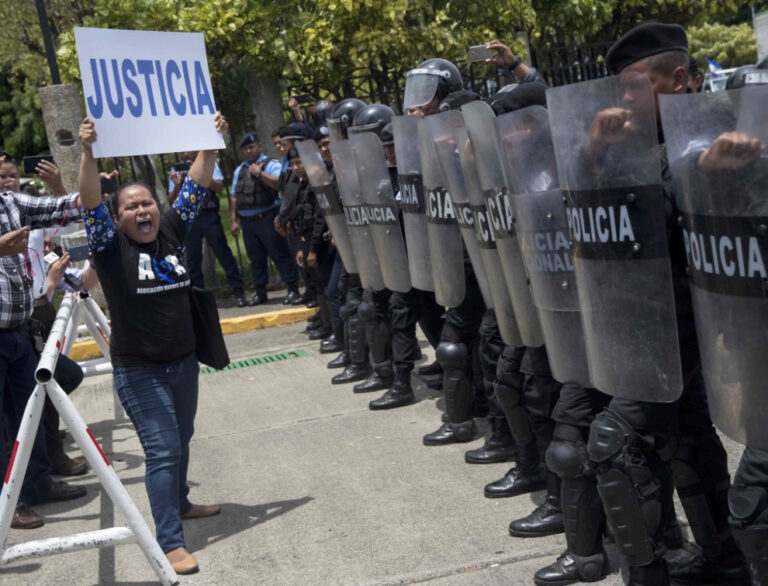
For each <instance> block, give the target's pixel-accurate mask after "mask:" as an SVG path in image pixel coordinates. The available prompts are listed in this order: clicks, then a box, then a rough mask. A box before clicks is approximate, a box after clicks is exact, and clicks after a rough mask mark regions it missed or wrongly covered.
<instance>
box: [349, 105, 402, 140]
mask: <svg viewBox="0 0 768 586" xmlns="http://www.w3.org/2000/svg"><path fill="white" fill-rule="evenodd" d="M394 117H395V112H394V111H393V110H392V108H390V107H389V106H387V105H386V104H370V105H368V106H366V107H365V108H363V109H362V110H358V111H357V114H355V119H354V121H353V122H352V126H351V127H350V128H349V132H350V133H358V132H373V133H375V134H376V135H377V136H379V137H381V129H382V128H384V127H385V126H386V125H387V124H389V123H390V122H391V121H392V118H394Z"/></svg>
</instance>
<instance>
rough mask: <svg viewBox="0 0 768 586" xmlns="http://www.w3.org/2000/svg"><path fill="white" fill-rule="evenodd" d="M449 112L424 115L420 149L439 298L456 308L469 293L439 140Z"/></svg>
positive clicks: (431, 250) (436, 293) (435, 280)
mask: <svg viewBox="0 0 768 586" xmlns="http://www.w3.org/2000/svg"><path fill="white" fill-rule="evenodd" d="M445 115H446V114H437V115H434V116H428V117H426V118H421V119H420V121H419V152H420V154H421V170H422V173H423V175H424V200H425V203H426V214H427V237H428V239H429V254H430V258H431V263H432V281H433V283H434V285H435V299H437V302H438V303H439V304H440V305H442V306H444V307H456V306H458V305H459V304H460V303H461V302H462V301H463V300H464V295H465V293H466V282H465V275H464V248H463V245H462V242H461V232H460V231H459V222H458V219H457V218H456V211H455V210H454V207H453V201H452V200H451V196H450V194H449V193H448V182H447V181H446V178H445V175H444V174H443V169H442V167H441V166H440V159H439V158H438V156H437V150H436V145H435V140H436V139H437V138H438V137H440V136H441V135H442V133H443V128H444V119H445Z"/></svg>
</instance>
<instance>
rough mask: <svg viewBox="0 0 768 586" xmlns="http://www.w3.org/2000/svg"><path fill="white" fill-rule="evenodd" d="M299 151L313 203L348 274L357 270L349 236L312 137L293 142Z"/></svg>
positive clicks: (326, 171) (337, 196) (341, 209)
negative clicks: (318, 209)
mask: <svg viewBox="0 0 768 586" xmlns="http://www.w3.org/2000/svg"><path fill="white" fill-rule="evenodd" d="M294 146H295V147H296V150H297V151H298V152H299V156H300V157H301V162H302V163H303V165H304V169H306V171H307V177H308V178H309V183H310V184H311V185H312V188H313V189H314V191H315V194H316V195H317V202H318V204H319V205H320V209H322V210H323V215H324V216H325V221H326V222H327V224H328V227H329V228H330V229H331V235H332V236H333V242H334V244H335V245H336V249H337V250H338V251H339V254H340V255H341V260H342V262H343V263H344V268H345V269H346V270H347V272H349V273H356V272H357V263H356V262H355V254H354V250H353V248H352V243H351V242H350V239H349V232H348V230H347V223H346V222H345V221H344V209H343V208H342V205H341V199H340V197H339V194H338V193H337V191H336V188H335V187H334V186H333V180H332V179H331V176H330V175H329V174H328V169H327V168H326V166H325V162H324V161H323V156H322V155H321V154H320V149H319V148H318V147H317V143H316V142H315V141H314V140H301V141H298V142H296V144H295V145H294Z"/></svg>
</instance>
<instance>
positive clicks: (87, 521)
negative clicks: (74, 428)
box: [0, 324, 736, 586]
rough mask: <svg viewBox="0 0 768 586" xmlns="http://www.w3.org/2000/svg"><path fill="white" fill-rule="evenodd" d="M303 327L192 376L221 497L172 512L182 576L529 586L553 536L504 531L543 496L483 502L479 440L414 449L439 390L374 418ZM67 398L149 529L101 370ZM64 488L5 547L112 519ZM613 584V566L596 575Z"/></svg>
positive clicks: (121, 555) (211, 473)
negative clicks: (468, 454) (178, 514)
mask: <svg viewBox="0 0 768 586" xmlns="http://www.w3.org/2000/svg"><path fill="white" fill-rule="evenodd" d="M302 329H303V324H295V325H290V326H283V327H279V328H271V329H265V330H259V331H254V332H247V333H243V334H236V335H232V336H228V339H227V344H228V346H229V348H230V353H231V355H232V357H233V359H238V358H246V357H254V356H262V355H268V354H274V353H280V352H285V351H289V350H304V351H305V354H306V355H304V356H302V355H301V354H304V353H301V352H300V353H299V354H300V355H299V356H298V357H295V358H289V359H286V360H282V361H277V362H271V363H265V364H261V365H258V366H250V367H245V368H239V369H236V370H231V371H228V372H222V373H216V374H206V375H203V376H201V378H200V383H201V388H200V402H199V410H198V416H197V423H196V434H195V438H194V440H193V444H192V458H191V464H190V480H191V484H192V493H191V498H192V500H193V501H194V502H202V503H213V502H218V503H222V506H223V511H222V514H221V515H219V516H217V517H213V518H210V519H202V520H196V521H185V533H186V538H187V541H188V545H189V547H190V549H191V550H192V551H193V552H194V554H195V556H196V557H197V559H198V561H199V562H200V565H201V572H200V573H199V574H197V575H195V576H189V577H182V578H181V581H182V584H281V585H282V584H287V585H289V584H290V585H292V584H296V585H309V584H312V585H314V584H322V585H325V584H410V583H429V584H433V585H441V586H443V585H445V586H447V585H451V586H453V585H456V586H461V585H477V584H480V585H485V584H488V585H495V584H499V585H501V584H504V585H518V584H520V585H523V584H532V583H533V581H532V575H533V572H534V571H535V570H536V569H537V568H539V567H541V566H542V565H545V564H547V563H549V562H551V561H552V560H554V559H555V557H556V556H557V555H558V554H559V553H560V552H561V551H562V550H563V549H564V543H565V542H564V539H563V537H562V536H555V537H548V538H542V539H514V538H511V537H509V536H508V535H507V525H508V523H509V521H510V520H511V519H513V518H516V517H519V516H522V515H525V514H527V513H528V512H530V510H531V509H532V508H533V506H534V503H538V502H541V499H542V498H543V495H542V494H541V493H539V494H534V495H526V496H520V497H517V498H514V499H500V500H489V499H485V498H483V496H482V490H483V486H484V484H485V483H487V482H489V481H492V480H496V479H497V478H499V477H501V476H502V475H503V474H504V472H505V471H506V470H507V467H508V465H507V464H494V465H485V466H470V465H467V464H465V463H464V461H463V453H464V451H465V450H466V449H467V448H468V447H474V446H477V445H479V441H478V442H474V443H473V444H468V445H466V444H465V445H455V446H446V447H431V448H427V447H424V446H422V445H421V437H422V435H423V434H424V433H426V432H429V431H432V430H434V429H436V428H437V427H438V426H439V424H440V413H441V411H440V407H442V399H441V398H439V394H437V393H434V392H431V391H429V390H427V389H426V388H425V387H424V385H423V384H422V383H421V382H419V381H417V383H418V385H417V388H416V390H417V395H418V397H419V399H420V400H419V402H418V403H417V404H416V405H414V406H411V407H408V408H404V409H396V410H393V411H388V412H378V413H373V412H371V411H369V410H368V408H367V403H368V401H369V400H370V399H371V398H373V397H375V396H377V394H374V395H373V397H372V396H371V395H355V394H353V393H352V390H351V386H341V387H339V386H333V385H331V384H330V383H329V380H330V374H331V371H329V370H327V369H326V367H325V363H326V361H327V359H328V357H327V356H321V355H320V354H318V353H317V351H316V344H315V343H309V342H308V341H307V339H306V337H305V336H304V335H303V334H302V333H301V330H302ZM428 354H429V356H430V358H431V356H432V354H431V352H430V353H428ZM73 398H74V399H75V402H76V404H77V406H78V408H79V409H80V411H81V413H82V415H83V416H84V418H85V419H86V421H87V422H88V423H89V424H90V426H91V427H92V429H93V431H94V433H95V434H96V436H97V438H98V439H99V441H100V442H101V443H102V446H103V447H104V449H105V451H106V452H107V453H108V455H109V457H110V458H111V460H112V461H113V464H114V466H115V468H116V469H117V471H118V473H119V475H120V477H121V479H122V480H123V482H124V483H125V485H126V487H127V489H128V491H129V493H130V495H131V496H132V498H133V499H134V502H135V503H136V504H137V506H138V507H139V509H140V511H141V512H142V514H143V515H144V517H145V518H146V519H147V520H148V522H149V523H150V526H152V525H151V516H150V514H149V506H148V502H147V498H146V492H145V490H144V484H143V474H144V466H143V458H142V455H141V449H140V447H139V444H138V441H137V439H136V436H135V434H134V433H133V430H132V428H131V426H130V425H129V424H127V423H117V424H116V423H115V422H114V420H113V419H112V413H113V411H112V409H113V399H112V395H111V382H110V379H109V378H106V377H100V378H94V379H88V380H87V381H86V384H85V385H84V387H83V388H81V389H79V390H78V391H77V392H76V393H75V394H74V395H73ZM70 448H71V451H72V452H73V453H74V452H75V451H76V448H75V447H74V446H70ZM730 448H731V451H733V452H734V453H733V454H732V456H735V455H736V454H735V452H736V447H735V446H730ZM76 482H77V483H79V484H83V485H85V486H87V487H88V490H89V494H88V497H87V498H85V499H82V500H80V501H76V502H71V503H62V504H55V505H54V504H51V505H46V506H42V507H39V511H40V512H41V513H43V514H44V515H45V518H46V521H47V522H46V525H45V527H43V528H41V529H38V530H34V531H25V532H21V531H12V532H11V536H10V541H19V540H25V539H31V538H45V537H51V536H55V535H62V534H67V533H74V532H80V531H88V530H95V529H99V528H105V527H110V526H113V525H114V524H115V523H119V522H120V521H119V519H116V518H115V517H116V513H115V510H114V508H113V506H112V504H111V502H110V501H109V499H108V498H107V497H106V495H104V493H103V492H102V491H101V490H100V488H99V485H98V483H97V481H96V478H95V476H94V475H93V474H92V473H89V474H88V475H86V476H84V477H82V478H81V479H78V480H77V481H76ZM613 565H614V569H616V568H615V566H616V564H615V563H614V564H613ZM153 581H154V574H153V573H152V571H151V570H150V568H149V566H148V565H147V563H146V561H145V559H144V558H143V556H142V555H141V553H140V550H139V549H138V547H137V546H135V545H124V546H120V547H118V548H115V549H102V550H91V551H85V552H76V553H71V554H67V555H63V556H56V557H50V558H43V559H39V560H32V561H27V562H19V563H17V564H14V565H11V566H9V567H7V568H4V569H2V570H0V584H9V585H10V584H13V585H22V584H30V585H32V584H34V585H48V584H50V585H61V584H115V583H117V584H124V585H131V586H137V585H141V584H149V583H153ZM620 583H621V580H620V579H619V576H618V574H614V575H612V576H609V577H608V578H607V579H606V580H604V581H602V582H600V584H620Z"/></svg>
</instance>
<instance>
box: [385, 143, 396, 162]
mask: <svg viewBox="0 0 768 586" xmlns="http://www.w3.org/2000/svg"><path fill="white" fill-rule="evenodd" d="M384 156H386V157H387V162H388V163H389V164H390V165H392V166H393V167H394V166H395V165H397V155H396V154H395V145H393V144H385V145H384Z"/></svg>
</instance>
